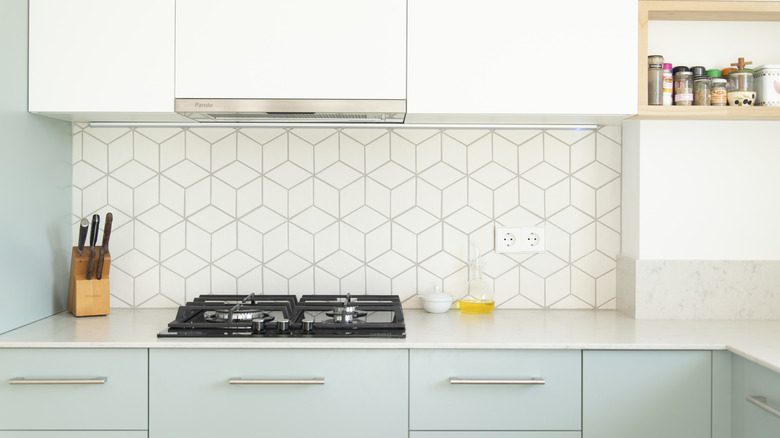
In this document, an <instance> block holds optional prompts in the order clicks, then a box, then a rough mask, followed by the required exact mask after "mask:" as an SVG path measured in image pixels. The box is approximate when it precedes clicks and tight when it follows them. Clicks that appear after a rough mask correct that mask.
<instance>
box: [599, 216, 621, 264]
mask: <svg viewBox="0 0 780 438" xmlns="http://www.w3.org/2000/svg"><path fill="white" fill-rule="evenodd" d="M596 236H597V240H596V247H597V248H598V250H599V251H601V252H602V253H604V254H606V255H607V256H609V257H611V258H617V256H618V254H620V233H618V232H616V231H614V230H612V229H610V228H608V227H606V226H605V225H602V224H596Z"/></svg>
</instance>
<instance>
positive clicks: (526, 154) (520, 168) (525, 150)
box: [517, 135, 544, 175]
mask: <svg viewBox="0 0 780 438" xmlns="http://www.w3.org/2000/svg"><path fill="white" fill-rule="evenodd" d="M543 161H544V136H543V135H539V136H536V137H534V138H532V139H531V140H529V141H528V142H527V143H525V144H523V145H521V146H520V147H519V148H517V172H518V173H519V174H521V175H522V174H523V173H525V172H527V171H529V170H531V169H533V168H534V167H536V166H537V165H539V164H540V163H542V162H543Z"/></svg>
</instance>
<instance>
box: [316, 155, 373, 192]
mask: <svg viewBox="0 0 780 438" xmlns="http://www.w3.org/2000/svg"><path fill="white" fill-rule="evenodd" d="M362 177H363V174H361V173H359V172H358V171H356V170H355V169H353V168H351V167H349V166H347V165H346V164H344V163H341V162H337V163H335V164H333V165H332V166H330V167H328V168H327V169H325V170H323V171H321V172H319V173H318V174H317V178H319V179H321V180H322V181H324V182H326V183H328V184H330V185H332V186H333V187H335V188H337V189H342V188H344V187H345V186H347V185H348V184H351V183H353V182H355V181H357V180H358V179H360V178H362Z"/></svg>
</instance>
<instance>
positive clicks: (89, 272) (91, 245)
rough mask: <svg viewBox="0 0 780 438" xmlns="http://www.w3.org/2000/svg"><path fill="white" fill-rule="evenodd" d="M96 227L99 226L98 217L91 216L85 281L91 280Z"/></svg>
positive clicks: (93, 265)
mask: <svg viewBox="0 0 780 438" xmlns="http://www.w3.org/2000/svg"><path fill="white" fill-rule="evenodd" d="M98 225H100V216H99V215H96V214H93V215H92V229H91V230H90V234H89V260H88V261H87V275H86V277H87V280H92V270H93V268H94V267H95V243H97V234H98V231H97V229H98Z"/></svg>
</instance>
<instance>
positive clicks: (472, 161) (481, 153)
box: [467, 135, 493, 173]
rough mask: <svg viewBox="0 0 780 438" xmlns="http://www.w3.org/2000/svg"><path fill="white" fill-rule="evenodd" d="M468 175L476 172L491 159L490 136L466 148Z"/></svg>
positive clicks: (491, 146)
mask: <svg viewBox="0 0 780 438" xmlns="http://www.w3.org/2000/svg"><path fill="white" fill-rule="evenodd" d="M467 154H468V169H469V173H472V172H474V171H476V170H477V169H479V168H481V167H482V166H484V165H486V164H487V163H489V162H490V161H491V160H492V159H493V145H492V144H491V142H490V136H489V135H488V136H486V137H484V138H482V139H480V140H477V141H476V142H474V143H472V144H470V145H469V147H468V148H467Z"/></svg>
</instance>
